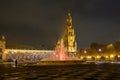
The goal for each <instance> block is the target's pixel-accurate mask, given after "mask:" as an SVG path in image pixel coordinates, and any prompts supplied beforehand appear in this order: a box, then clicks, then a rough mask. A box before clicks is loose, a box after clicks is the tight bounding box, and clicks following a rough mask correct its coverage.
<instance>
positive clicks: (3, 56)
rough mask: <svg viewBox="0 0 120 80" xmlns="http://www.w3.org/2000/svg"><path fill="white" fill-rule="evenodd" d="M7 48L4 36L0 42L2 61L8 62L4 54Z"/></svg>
mask: <svg viewBox="0 0 120 80" xmlns="http://www.w3.org/2000/svg"><path fill="white" fill-rule="evenodd" d="M5 48H6V41H5V36H2V39H1V40H0V53H2V60H3V61H5V60H6V54H5V53H4V52H5Z"/></svg>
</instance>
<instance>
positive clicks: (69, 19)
mask: <svg viewBox="0 0 120 80" xmlns="http://www.w3.org/2000/svg"><path fill="white" fill-rule="evenodd" d="M67 25H68V27H70V28H71V27H72V17H71V13H70V11H68V13H67Z"/></svg>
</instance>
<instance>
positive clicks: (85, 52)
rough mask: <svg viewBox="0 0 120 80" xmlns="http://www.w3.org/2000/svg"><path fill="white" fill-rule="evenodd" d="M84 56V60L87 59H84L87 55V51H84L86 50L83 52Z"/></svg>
mask: <svg viewBox="0 0 120 80" xmlns="http://www.w3.org/2000/svg"><path fill="white" fill-rule="evenodd" d="M84 54H85V58H86V59H87V57H86V55H87V51H86V50H84Z"/></svg>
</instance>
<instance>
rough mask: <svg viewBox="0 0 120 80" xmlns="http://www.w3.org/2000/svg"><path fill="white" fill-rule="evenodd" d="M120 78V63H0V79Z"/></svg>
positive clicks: (93, 79) (71, 79)
mask: <svg viewBox="0 0 120 80" xmlns="http://www.w3.org/2000/svg"><path fill="white" fill-rule="evenodd" d="M106 79H107V80H120V64H99V65H98V64H97V65H96V64H80V65H76V66H75V65H74V66H32V67H22V66H18V67H12V66H9V67H8V66H3V65H0V80H106Z"/></svg>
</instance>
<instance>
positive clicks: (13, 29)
mask: <svg viewBox="0 0 120 80" xmlns="http://www.w3.org/2000/svg"><path fill="white" fill-rule="evenodd" d="M119 4H120V1H119V0H58V1H56V0H1V1H0V34H1V35H2V34H5V36H6V37H7V43H8V44H16V43H19V44H27V45H32V46H38V47H39V46H40V45H44V46H45V47H47V48H52V47H53V46H54V44H55V43H56V41H57V39H58V38H59V36H60V35H61V34H62V32H63V30H64V28H65V26H66V12H67V10H68V9H70V11H71V13H72V17H73V26H74V28H75V32H76V35H77V42H78V47H79V48H82V47H88V46H89V44H90V43H91V42H100V43H105V44H107V43H110V42H114V41H115V40H118V39H119V35H120V31H119V29H120V27H119V26H120V6H119Z"/></svg>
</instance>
